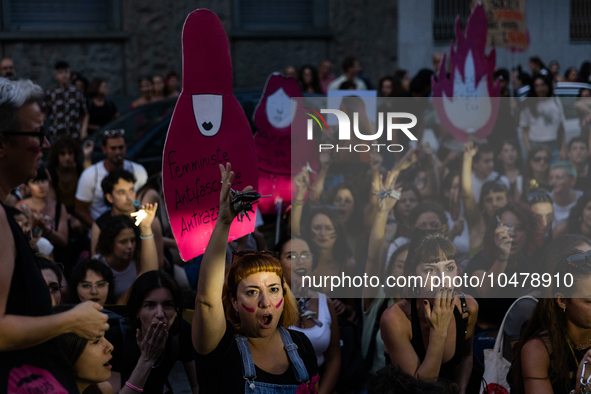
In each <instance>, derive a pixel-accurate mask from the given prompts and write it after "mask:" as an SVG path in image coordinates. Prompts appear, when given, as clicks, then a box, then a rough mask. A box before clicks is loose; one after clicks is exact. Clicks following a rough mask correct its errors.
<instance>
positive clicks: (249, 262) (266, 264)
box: [222, 253, 298, 333]
mask: <svg viewBox="0 0 591 394" xmlns="http://www.w3.org/2000/svg"><path fill="white" fill-rule="evenodd" d="M259 272H272V273H274V274H276V275H277V276H278V277H279V278H280V280H281V287H282V288H283V299H284V301H285V302H284V303H283V313H282V314H281V317H280V318H279V323H278V326H282V327H285V328H288V327H290V326H292V325H293V324H294V323H295V322H296V320H297V318H298V317H297V313H298V308H297V305H296V300H295V298H294V296H293V294H292V293H291V289H290V288H289V285H288V284H287V282H286V281H285V277H284V276H283V267H282V266H281V262H280V261H279V260H277V259H276V258H275V257H272V256H269V255H265V254H258V253H252V254H246V255H243V256H240V257H238V258H236V259H234V261H233V262H232V265H231V266H230V270H229V271H228V276H227V277H226V281H225V282H224V288H223V290H222V303H223V304H224V311H225V313H226V319H228V320H229V321H230V323H232V325H233V326H234V330H235V331H236V332H237V333H240V332H241V330H240V317H239V316H236V311H235V310H234V307H233V305H232V300H233V299H236V298H237V292H238V284H239V283H240V281H242V279H244V278H246V277H248V276H250V275H252V274H256V273H259Z"/></svg>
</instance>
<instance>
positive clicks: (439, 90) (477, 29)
mask: <svg viewBox="0 0 591 394" xmlns="http://www.w3.org/2000/svg"><path fill="white" fill-rule="evenodd" d="M455 29H456V41H457V44H456V48H455V49H454V45H453V43H451V44H450V58H451V73H450V78H449V79H448V78H447V74H446V69H445V54H444V55H443V59H442V60H441V63H440V66H439V70H438V75H437V81H436V80H435V78H434V77H432V86H433V105H434V106H435V110H436V111H437V115H439V119H440V120H441V124H442V125H443V126H444V127H445V128H446V129H447V131H449V132H450V134H451V135H453V136H454V137H455V138H456V139H458V140H460V141H463V142H467V141H468V139H469V136H470V135H472V136H473V137H475V138H477V139H483V138H485V137H486V136H487V135H489V134H490V133H491V131H492V129H493V127H494V125H495V121H496V119H497V114H498V112H499V102H500V98H499V96H500V83H499V81H497V82H495V81H494V80H493V72H494V70H495V63H496V52H495V49H494V48H493V49H492V50H491V51H490V53H489V54H488V56H486V54H485V47H486V32H487V20H486V14H485V12H484V8H483V7H482V5H481V4H478V5H476V6H475V7H474V8H473V9H472V13H471V14H470V16H469V17H468V21H467V23H466V35H464V33H463V32H462V29H461V27H460V17H459V16H458V17H457V18H456V24H455Z"/></svg>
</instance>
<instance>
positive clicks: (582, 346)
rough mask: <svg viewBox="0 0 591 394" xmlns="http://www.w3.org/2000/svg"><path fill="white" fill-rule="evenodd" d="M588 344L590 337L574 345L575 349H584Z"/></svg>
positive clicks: (590, 340) (590, 341)
mask: <svg viewBox="0 0 591 394" xmlns="http://www.w3.org/2000/svg"><path fill="white" fill-rule="evenodd" d="M589 344H591V338H589V339H587V340H586V341H585V342H583V343H579V344H578V345H575V349H577V350H585V349H587V348H588V347H589Z"/></svg>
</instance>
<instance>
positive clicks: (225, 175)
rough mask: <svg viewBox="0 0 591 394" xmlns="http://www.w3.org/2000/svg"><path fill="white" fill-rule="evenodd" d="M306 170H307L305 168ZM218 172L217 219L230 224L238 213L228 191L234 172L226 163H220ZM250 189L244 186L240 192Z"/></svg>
mask: <svg viewBox="0 0 591 394" xmlns="http://www.w3.org/2000/svg"><path fill="white" fill-rule="evenodd" d="M306 171H307V170H306ZM220 172H221V175H222V189H221V191H220V212H219V214H218V221H220V220H221V223H224V224H227V225H230V224H232V221H233V220H234V218H235V217H236V215H237V214H238V213H237V212H236V210H235V209H234V207H233V205H232V202H231V201H232V193H231V192H230V189H231V186H232V182H234V176H235V174H234V172H233V171H232V164H230V162H227V163H226V167H224V165H223V164H220ZM251 190H252V186H246V187H245V188H244V189H243V190H242V192H248V191H251Z"/></svg>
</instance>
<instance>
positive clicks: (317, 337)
mask: <svg viewBox="0 0 591 394" xmlns="http://www.w3.org/2000/svg"><path fill="white" fill-rule="evenodd" d="M315 317H316V318H317V319H318V320H320V321H321V322H322V327H318V326H314V327H312V328H300V327H295V326H291V327H289V328H290V330H295V331H299V332H301V333H304V334H305V335H306V336H307V337H308V339H309V340H310V342H312V346H314V352H315V353H316V359H317V360H318V366H321V365H322V364H324V352H325V351H326V349H328V345H329V344H330V325H331V324H332V319H331V318H330V311H329V310H328V304H327V303H326V295H325V294H323V293H318V315H317V316H315Z"/></svg>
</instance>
